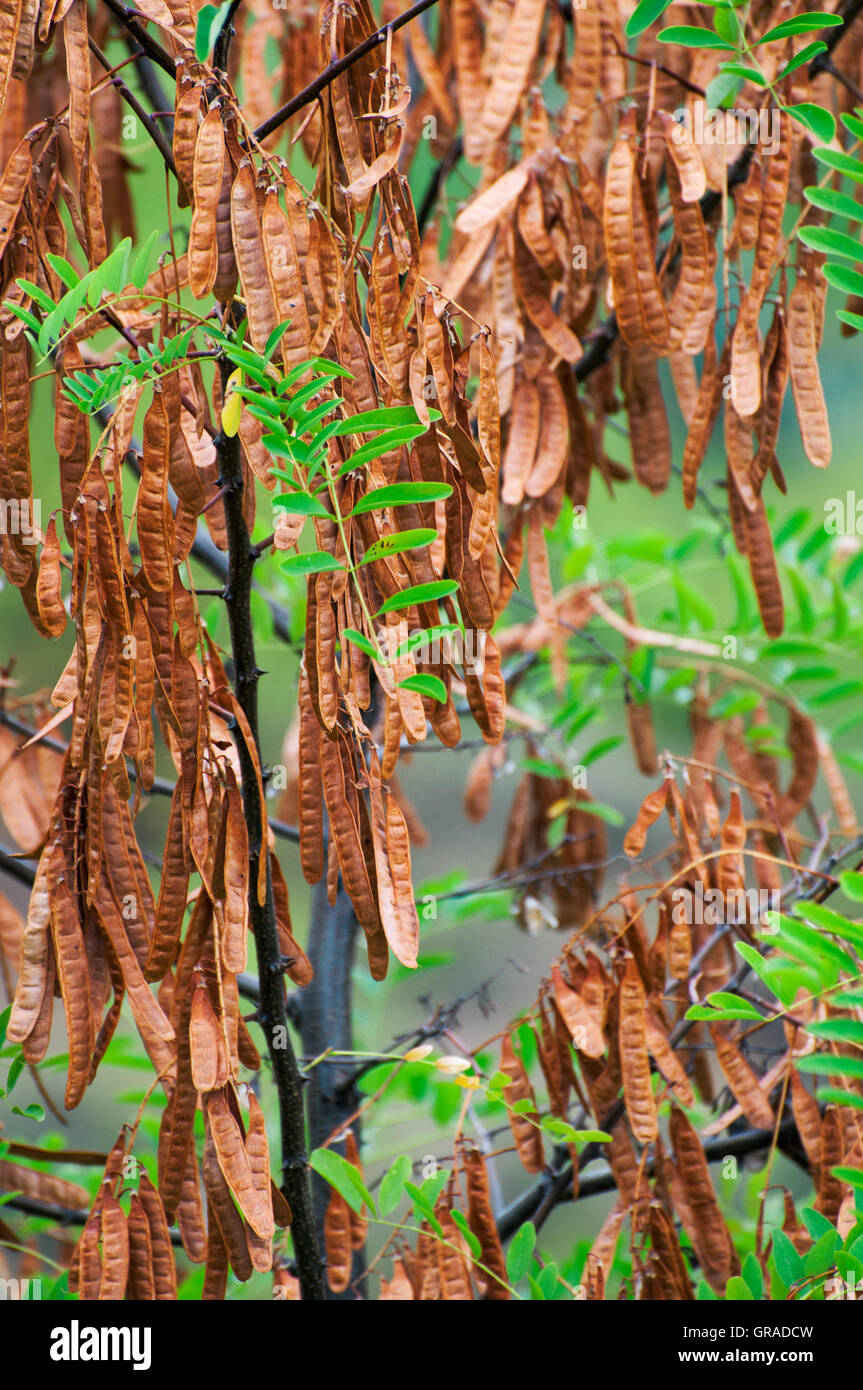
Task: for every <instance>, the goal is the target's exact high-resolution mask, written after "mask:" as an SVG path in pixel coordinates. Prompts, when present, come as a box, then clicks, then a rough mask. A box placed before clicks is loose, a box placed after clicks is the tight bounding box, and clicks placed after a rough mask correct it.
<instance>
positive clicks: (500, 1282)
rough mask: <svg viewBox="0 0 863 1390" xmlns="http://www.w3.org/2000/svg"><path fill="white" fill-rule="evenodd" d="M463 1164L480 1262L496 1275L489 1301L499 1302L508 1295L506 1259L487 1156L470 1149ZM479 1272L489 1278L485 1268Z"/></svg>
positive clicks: (488, 1289)
mask: <svg viewBox="0 0 863 1390" xmlns="http://www.w3.org/2000/svg"><path fill="white" fill-rule="evenodd" d="M464 1167H465V1178H466V1185H467V1201H468V1211H467V1219H468V1223H469V1225H470V1228H471V1230H472V1231H473V1233H474V1235H475V1236H476V1238H477V1240H478V1241H479V1243H480V1248H481V1255H480V1259H481V1262H482V1264H484V1265H485V1267H486V1269H487V1270H489V1272H490V1273H491V1275H492V1276H494V1277H492V1278H490V1279H488V1281H487V1285H486V1290H485V1296H486V1298H487V1299H488V1301H489V1302H490V1303H495V1302H500V1301H503V1300H506V1299H508V1298H509V1287H508V1279H507V1274H506V1260H505V1259H504V1254H503V1248H502V1246H501V1243H500V1236H499V1235H498V1233H497V1223H496V1222H495V1219H494V1213H493V1211H492V1207H491V1197H490V1195H489V1188H488V1174H487V1172H486V1166H485V1159H484V1157H483V1155H482V1154H481V1153H480V1151H479V1149H475V1148H470V1149H468V1150H467V1152H466V1154H465V1155H464ZM476 1273H477V1276H478V1277H479V1276H481V1277H483V1278H485V1277H486V1276H485V1274H484V1271H481V1270H477V1271H476Z"/></svg>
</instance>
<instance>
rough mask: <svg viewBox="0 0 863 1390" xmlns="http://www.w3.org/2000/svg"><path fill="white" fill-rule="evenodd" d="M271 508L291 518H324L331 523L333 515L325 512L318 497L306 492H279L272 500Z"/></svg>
mask: <svg viewBox="0 0 863 1390" xmlns="http://www.w3.org/2000/svg"><path fill="white" fill-rule="evenodd" d="M273 506H274V507H278V508H279V510H280V511H283V512H287V513H288V514H289V515H291V516H325V517H327V518H328V520H330V521H332V519H333V514H332V512H330V511H327V509H326V507H325V506H324V504H323V502H321V500H320V499H319V498H318V497H311V496H310V495H309V494H308V493H307V492H281V493H279V495H278V497H274V498H273Z"/></svg>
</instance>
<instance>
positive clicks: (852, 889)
mask: <svg viewBox="0 0 863 1390" xmlns="http://www.w3.org/2000/svg"><path fill="white" fill-rule="evenodd" d="M839 887H840V888H841V889H842V892H843V893H844V894H845V896H846V898H850V899H851V901H852V902H855V903H863V874H855V873H852V872H851V871H850V870H847V871H846V872H845V873H842V874H840V875H839Z"/></svg>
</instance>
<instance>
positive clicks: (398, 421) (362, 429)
mask: <svg viewBox="0 0 863 1390" xmlns="http://www.w3.org/2000/svg"><path fill="white" fill-rule="evenodd" d="M429 415H430V416H431V418H432V420H440V419H441V413H440V411H439V410H430V411H429ZM418 423H419V417H418V416H417V413H416V411H415V410H414V407H413V406H412V405H394V406H382V407H381V408H380V409H379V410H363V411H361V412H360V414H359V415H349V416H348V417H347V419H345V420H337V421H336V422H335V424H334V425H332V426H329V427H328V428H329V429H330V430H331V432H332V433H333V434H334V435H345V434H370V433H371V431H372V430H384V429H396V428H398V427H399V426H400V425H414V424H418Z"/></svg>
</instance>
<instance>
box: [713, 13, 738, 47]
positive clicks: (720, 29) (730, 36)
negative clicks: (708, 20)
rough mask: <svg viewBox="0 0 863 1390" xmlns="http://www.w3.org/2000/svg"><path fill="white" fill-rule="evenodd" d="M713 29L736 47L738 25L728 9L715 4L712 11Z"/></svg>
mask: <svg viewBox="0 0 863 1390" xmlns="http://www.w3.org/2000/svg"><path fill="white" fill-rule="evenodd" d="M713 31H714V33H716V34H718V35H719V37H720V38H721V39H727V40H728V42H729V43H732V44H734V47H735V48H737V47H738V45H739V43H740V27H739V25H738V22H737V20H736V19H735V17H734V13H733V11H732V10H730V9H726V8H725V7H724V6H723V5H717V6H716V8H715V9H714V11H713Z"/></svg>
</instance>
